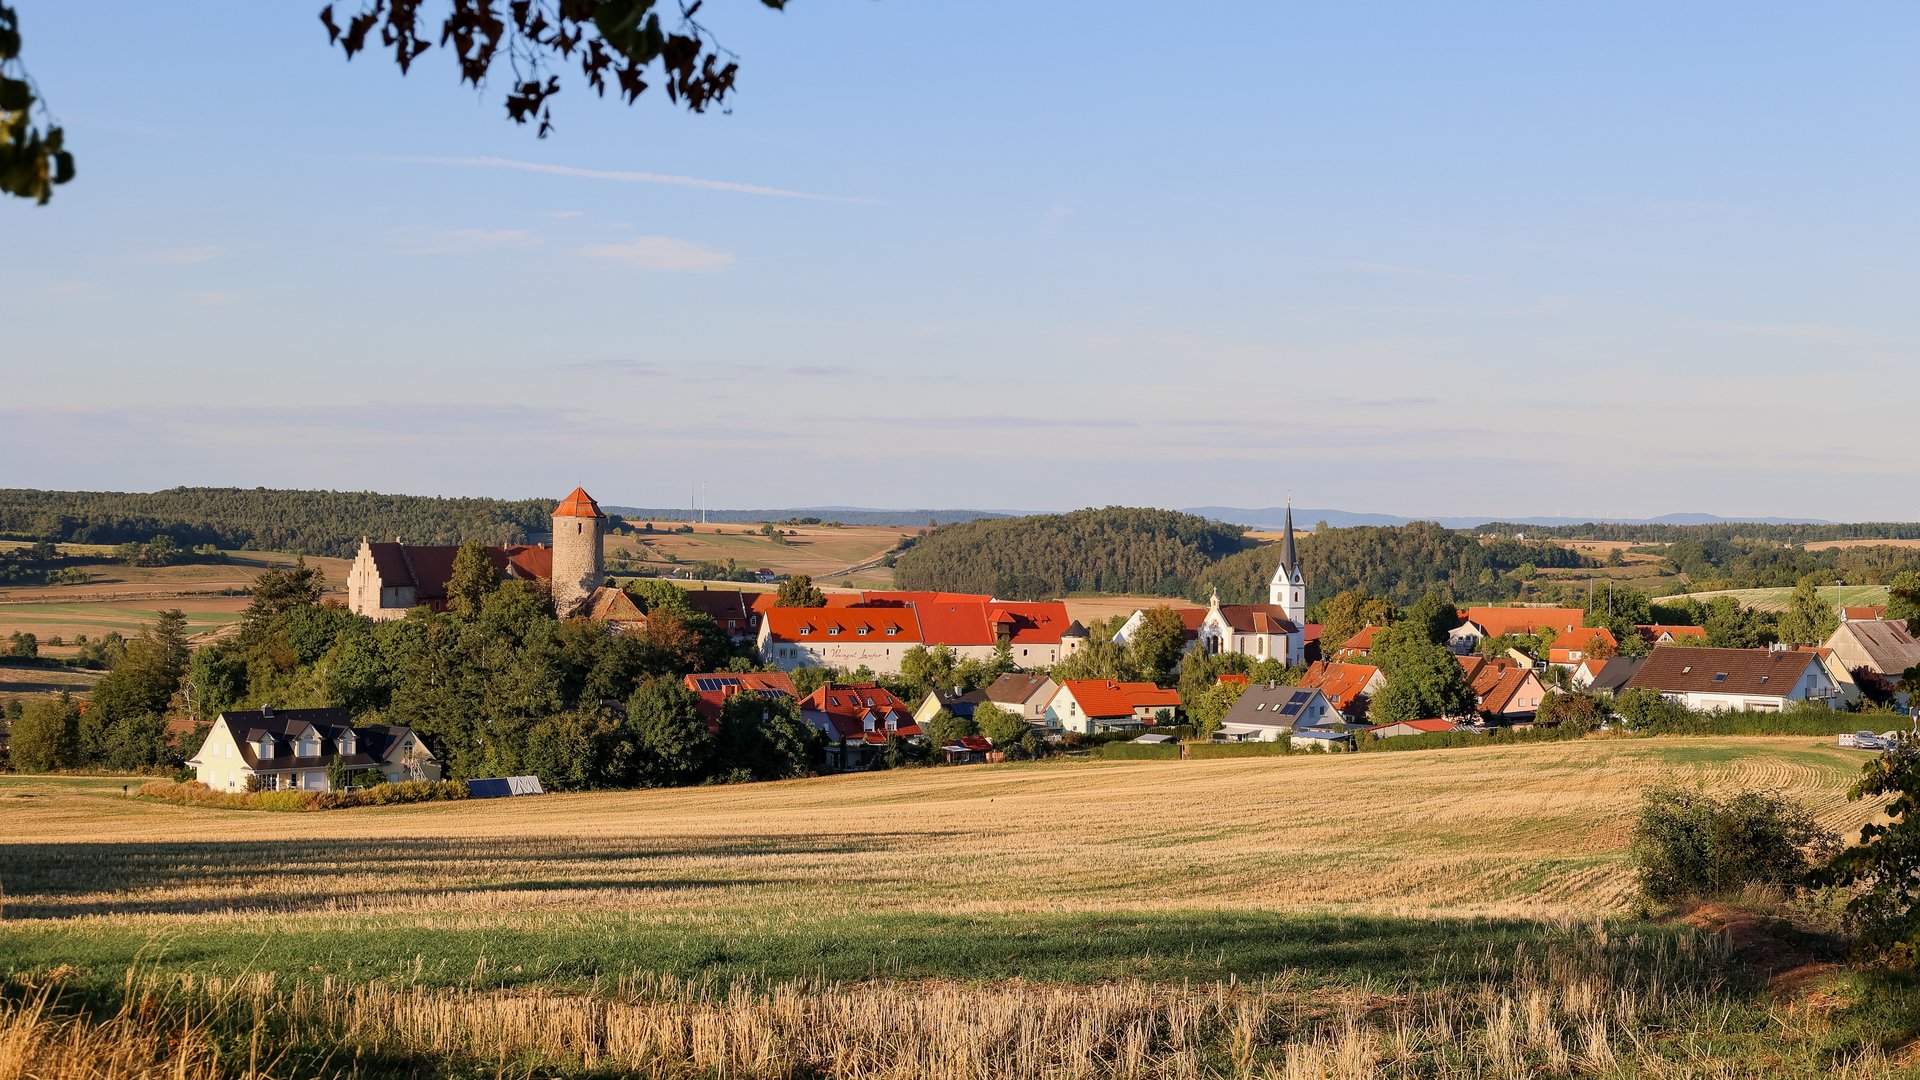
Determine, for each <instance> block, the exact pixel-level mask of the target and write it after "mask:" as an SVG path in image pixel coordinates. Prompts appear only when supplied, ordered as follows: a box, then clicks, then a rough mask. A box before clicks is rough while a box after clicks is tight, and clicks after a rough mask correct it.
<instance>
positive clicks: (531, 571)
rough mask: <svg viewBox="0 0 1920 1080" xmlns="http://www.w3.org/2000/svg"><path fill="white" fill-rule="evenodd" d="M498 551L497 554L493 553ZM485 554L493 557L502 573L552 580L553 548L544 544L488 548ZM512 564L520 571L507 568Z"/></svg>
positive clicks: (536, 579)
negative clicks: (515, 571) (516, 572)
mask: <svg viewBox="0 0 1920 1080" xmlns="http://www.w3.org/2000/svg"><path fill="white" fill-rule="evenodd" d="M495 552H499V553H500V554H499V555H495V554H494V553H495ZM487 554H488V555H489V556H492V557H493V564H494V566H495V567H496V568H498V569H500V570H501V571H502V572H503V573H506V574H508V575H509V576H512V577H519V576H522V575H524V576H525V577H526V579H527V580H529V581H552V580H553V549H552V548H550V547H548V546H546V545H545V544H513V545H510V546H508V547H504V548H488V549H487ZM503 563H505V564H506V565H507V566H512V567H513V568H514V569H517V570H519V571H520V574H514V573H513V571H512V570H508V569H507V568H506V566H503V565H502V564H503Z"/></svg>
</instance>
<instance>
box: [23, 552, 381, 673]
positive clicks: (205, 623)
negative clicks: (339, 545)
mask: <svg viewBox="0 0 1920 1080" xmlns="http://www.w3.org/2000/svg"><path fill="white" fill-rule="evenodd" d="M16 546H17V545H16ZM61 550H62V551H63V552H67V553H71V554H103V553H105V552H106V551H107V550H109V549H106V548H97V547H91V546H88V545H84V544H62V545H61ZM226 555H227V561H226V562H222V563H201V564H192V565H186V566H161V567H132V566H123V565H120V564H118V563H106V564H97V565H92V566H87V567H85V568H84V569H86V571H87V572H88V573H89V574H90V575H92V579H91V580H89V581H88V582H86V583H85V584H82V585H45V586H11V587H6V588H0V637H4V636H6V635H8V634H11V633H13V632H14V631H16V630H24V631H27V632H30V633H32V634H34V635H36V636H38V637H39V638H40V639H41V640H42V642H43V644H42V646H41V655H43V656H64V655H70V654H72V652H73V648H72V647H71V645H68V646H65V647H61V646H54V647H48V646H47V645H45V644H44V642H45V640H46V639H47V638H49V637H55V636H58V637H62V638H65V639H67V640H68V641H69V642H71V641H72V639H73V638H74V637H75V636H76V635H78V634H86V635H87V636H89V637H98V636H99V635H101V634H104V633H106V632H107V631H109V630H117V631H119V632H120V633H121V634H123V635H126V636H129V637H131V636H132V635H134V634H136V633H138V632H139V631H140V627H141V626H142V625H144V624H146V623H148V622H151V621H152V620H153V618H154V616H155V615H156V614H157V613H159V612H161V611H164V610H166V609H168V608H179V609H180V610H181V611H182V612H184V613H185V614H186V616H187V627H188V631H189V633H191V634H194V635H202V634H206V633H210V632H212V631H216V630H218V629H220V628H221V627H223V626H226V625H229V624H231V623H234V622H237V621H239V618H240V613H241V612H242V611H243V610H245V609H246V606H247V598H246V597H245V596H244V595H238V594H239V593H241V592H243V591H244V590H245V589H247V588H248V587H250V586H251V585H252V584H253V579H254V578H255V577H258V576H259V575H260V573H261V572H262V571H265V570H268V569H271V568H273V567H276V566H290V565H292V564H293V561H294V556H292V555H283V554H279V553H275V552H259V551H230V552H227V553H226ZM307 563H308V565H310V566H318V567H319V568H320V569H321V570H322V572H323V573H325V575H326V579H327V583H328V586H329V588H332V589H340V588H343V587H344V586H345V584H346V579H347V568H348V566H349V565H350V564H349V563H348V561H347V560H345V559H325V558H311V559H308V560H307Z"/></svg>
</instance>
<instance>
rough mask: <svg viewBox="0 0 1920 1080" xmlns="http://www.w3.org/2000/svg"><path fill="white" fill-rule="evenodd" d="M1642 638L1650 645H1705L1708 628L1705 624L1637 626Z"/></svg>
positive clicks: (1636, 628)
mask: <svg viewBox="0 0 1920 1080" xmlns="http://www.w3.org/2000/svg"><path fill="white" fill-rule="evenodd" d="M1634 629H1635V630H1638V631H1640V636H1641V638H1643V639H1645V641H1646V643H1647V644H1649V645H1705V644H1706V643H1707V628H1706V627H1704V626H1659V625H1645V626H1635V627H1634Z"/></svg>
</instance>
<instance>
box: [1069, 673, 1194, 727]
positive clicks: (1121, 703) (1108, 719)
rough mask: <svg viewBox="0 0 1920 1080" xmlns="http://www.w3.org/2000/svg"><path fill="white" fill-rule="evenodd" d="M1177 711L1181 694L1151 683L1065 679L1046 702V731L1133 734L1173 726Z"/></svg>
mask: <svg viewBox="0 0 1920 1080" xmlns="http://www.w3.org/2000/svg"><path fill="white" fill-rule="evenodd" d="M1179 708H1180V691H1178V690H1162V689H1161V688H1160V687H1158V686H1156V685H1154V684H1153V683H1150V682H1117V681H1115V680H1113V679H1068V680H1066V681H1065V682H1062V683H1061V684H1060V688H1059V689H1058V690H1055V691H1054V693H1053V699H1052V700H1051V701H1049V702H1047V714H1046V715H1047V728H1048V730H1050V731H1072V732H1078V733H1080V734H1082V735H1098V734H1101V733H1103V732H1108V731H1133V730H1138V729H1140V728H1144V727H1149V726H1152V725H1154V724H1163V723H1172V722H1173V716H1174V713H1175V711H1177V710H1178V709H1179Z"/></svg>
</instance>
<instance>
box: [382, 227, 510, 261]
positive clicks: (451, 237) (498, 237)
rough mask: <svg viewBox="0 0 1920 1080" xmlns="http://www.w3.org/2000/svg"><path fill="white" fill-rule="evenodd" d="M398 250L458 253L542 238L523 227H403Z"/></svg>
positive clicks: (413, 253) (437, 253) (412, 252)
mask: <svg viewBox="0 0 1920 1080" xmlns="http://www.w3.org/2000/svg"><path fill="white" fill-rule="evenodd" d="M400 235H401V237H402V239H403V242H407V243H410V244H411V245H412V246H410V247H404V248H401V249H400V250H401V251H402V252H403V253H404V254H407V255H461V254H465V253H467V252H470V251H481V250H484V249H487V248H500V247H517V248H524V247H537V246H538V245H539V244H540V243H541V240H540V238H539V237H538V236H536V235H534V234H533V233H531V232H528V231H527V230H526V229H403V230H401V234H400Z"/></svg>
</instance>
